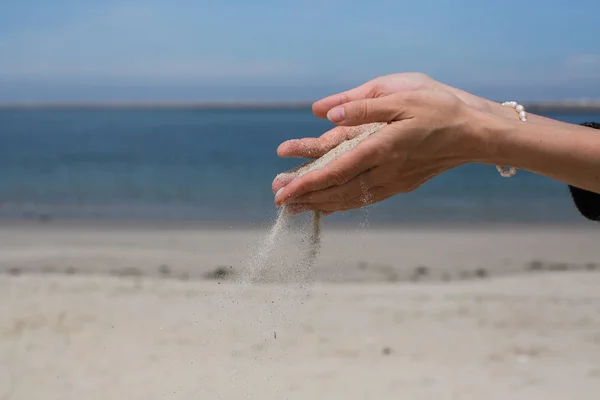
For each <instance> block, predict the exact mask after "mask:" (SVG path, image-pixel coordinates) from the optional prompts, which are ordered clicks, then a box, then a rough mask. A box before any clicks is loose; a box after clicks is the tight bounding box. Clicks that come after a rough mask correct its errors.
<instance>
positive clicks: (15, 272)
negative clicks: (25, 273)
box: [8, 267, 22, 276]
mask: <svg viewBox="0 0 600 400" xmlns="http://www.w3.org/2000/svg"><path fill="white" fill-rule="evenodd" d="M21 272H22V271H21V268H19V267H12V268H9V269H8V273H9V274H11V275H13V276H16V275H21Z"/></svg>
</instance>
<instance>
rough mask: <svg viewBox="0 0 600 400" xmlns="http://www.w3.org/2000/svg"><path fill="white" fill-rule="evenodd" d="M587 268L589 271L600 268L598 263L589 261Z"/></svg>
mask: <svg viewBox="0 0 600 400" xmlns="http://www.w3.org/2000/svg"><path fill="white" fill-rule="evenodd" d="M585 268H586V269H587V270H588V271H594V270H596V269H598V265H597V264H594V263H588V264H586V266H585Z"/></svg>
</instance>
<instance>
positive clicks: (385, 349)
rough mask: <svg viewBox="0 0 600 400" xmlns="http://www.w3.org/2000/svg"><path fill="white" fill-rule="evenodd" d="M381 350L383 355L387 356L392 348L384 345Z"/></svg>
mask: <svg viewBox="0 0 600 400" xmlns="http://www.w3.org/2000/svg"><path fill="white" fill-rule="evenodd" d="M381 352H382V353H383V355H384V356H389V355H390V354H392V349H391V347H384V348H383V349H382V350H381Z"/></svg>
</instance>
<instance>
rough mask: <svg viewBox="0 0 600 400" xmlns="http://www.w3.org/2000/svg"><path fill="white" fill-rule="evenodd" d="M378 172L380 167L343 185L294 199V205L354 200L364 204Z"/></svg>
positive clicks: (369, 195) (374, 183)
mask: <svg viewBox="0 0 600 400" xmlns="http://www.w3.org/2000/svg"><path fill="white" fill-rule="evenodd" d="M380 172H381V167H375V168H372V169H370V170H368V171H365V172H363V173H362V174H360V175H358V176H357V177H355V178H354V179H351V180H350V181H348V182H347V183H344V184H343V185H339V186H332V187H329V188H327V189H323V190H317V191H314V192H309V193H306V194H303V195H302V196H299V197H296V198H295V199H294V204H295V203H301V204H322V203H344V202H348V201H353V200H355V199H364V200H365V202H366V201H368V199H369V198H370V197H372V195H371V191H372V189H371V188H373V187H374V186H375V185H376V182H377V176H378V175H380Z"/></svg>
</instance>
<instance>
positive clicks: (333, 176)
mask: <svg viewBox="0 0 600 400" xmlns="http://www.w3.org/2000/svg"><path fill="white" fill-rule="evenodd" d="M329 181H330V182H331V183H332V184H333V185H334V186H340V185H343V184H344V183H346V182H348V179H346V175H345V174H344V173H343V172H341V171H331V172H330V173H329Z"/></svg>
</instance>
